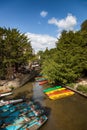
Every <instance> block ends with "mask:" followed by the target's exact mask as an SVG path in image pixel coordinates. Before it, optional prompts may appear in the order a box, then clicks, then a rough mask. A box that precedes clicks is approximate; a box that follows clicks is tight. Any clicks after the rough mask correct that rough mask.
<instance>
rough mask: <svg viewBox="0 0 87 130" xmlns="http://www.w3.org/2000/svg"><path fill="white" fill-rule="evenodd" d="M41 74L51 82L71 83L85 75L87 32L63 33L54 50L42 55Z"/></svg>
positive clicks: (86, 67)
mask: <svg viewBox="0 0 87 130" xmlns="http://www.w3.org/2000/svg"><path fill="white" fill-rule="evenodd" d="M42 61H43V62H42V73H43V74H44V75H46V77H47V78H48V79H49V80H50V81H51V82H60V83H62V84H66V83H72V82H74V81H75V80H76V79H78V78H80V77H83V76H85V75H87V31H77V32H73V31H69V32H67V31H65V30H64V31H63V32H62V34H61V37H60V38H59V39H58V40H57V42H56V48H55V49H52V50H46V51H45V52H43V55H42Z"/></svg>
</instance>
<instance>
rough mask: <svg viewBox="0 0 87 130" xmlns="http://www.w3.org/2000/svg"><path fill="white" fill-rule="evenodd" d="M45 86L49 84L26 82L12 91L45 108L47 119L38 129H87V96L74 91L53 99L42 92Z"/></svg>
mask: <svg viewBox="0 0 87 130" xmlns="http://www.w3.org/2000/svg"><path fill="white" fill-rule="evenodd" d="M47 87H50V86H48V85H44V86H40V85H39V84H38V82H28V83H27V84H26V85H24V86H23V87H21V88H19V89H16V90H15V91H14V93H16V96H19V95H22V96H23V95H24V96H26V97H32V98H33V99H34V100H36V101H39V102H40V104H41V105H42V106H44V107H45V108H46V110H47V113H48V121H47V123H46V124H45V125H43V127H41V129H40V130H87V98H84V97H82V96H80V95H79V94H76V93H75V94H74V95H73V96H70V97H65V98H62V99H58V100H55V101H53V100H50V99H48V97H46V95H45V94H44V93H43V89H45V88H47Z"/></svg>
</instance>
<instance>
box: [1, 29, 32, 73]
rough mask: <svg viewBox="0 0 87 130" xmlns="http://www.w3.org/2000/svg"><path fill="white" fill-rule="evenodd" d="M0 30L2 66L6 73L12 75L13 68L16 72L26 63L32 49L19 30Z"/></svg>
mask: <svg viewBox="0 0 87 130" xmlns="http://www.w3.org/2000/svg"><path fill="white" fill-rule="evenodd" d="M2 30H4V33H3V34H1V44H0V46H1V50H2V51H1V52H3V54H1V56H2V64H3V65H5V68H6V71H7V72H11V71H12V73H13V68H14V69H15V70H16V71H18V67H20V66H21V65H23V64H25V63H27V61H28V60H29V58H30V57H31V56H32V50H33V49H32V47H31V43H30V41H29V39H28V38H27V37H26V36H25V34H22V33H20V31H19V30H17V29H10V28H8V29H7V28H4V29H3V28H2ZM12 73H11V75H12Z"/></svg>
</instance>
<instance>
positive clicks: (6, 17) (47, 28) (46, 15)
mask: <svg viewBox="0 0 87 130" xmlns="http://www.w3.org/2000/svg"><path fill="white" fill-rule="evenodd" d="M86 19H87V0H0V27H6V28H9V27H10V28H17V29H18V30H20V32H21V33H25V34H26V35H27V37H28V38H29V39H30V41H31V45H32V48H33V49H34V50H35V52H38V51H39V50H45V49H46V48H48V49H51V48H54V47H55V42H56V41H57V39H58V38H59V37H60V35H61V32H62V31H63V30H67V31H69V30H73V31H77V30H80V25H81V24H82V23H83V21H84V20H86Z"/></svg>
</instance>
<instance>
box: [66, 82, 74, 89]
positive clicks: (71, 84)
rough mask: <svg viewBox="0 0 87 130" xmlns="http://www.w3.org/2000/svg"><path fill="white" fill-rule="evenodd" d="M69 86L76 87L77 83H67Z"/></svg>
mask: <svg viewBox="0 0 87 130" xmlns="http://www.w3.org/2000/svg"><path fill="white" fill-rule="evenodd" d="M67 86H69V87H70V88H74V86H75V83H70V84H67Z"/></svg>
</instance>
